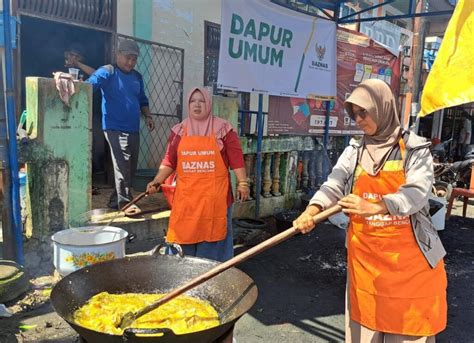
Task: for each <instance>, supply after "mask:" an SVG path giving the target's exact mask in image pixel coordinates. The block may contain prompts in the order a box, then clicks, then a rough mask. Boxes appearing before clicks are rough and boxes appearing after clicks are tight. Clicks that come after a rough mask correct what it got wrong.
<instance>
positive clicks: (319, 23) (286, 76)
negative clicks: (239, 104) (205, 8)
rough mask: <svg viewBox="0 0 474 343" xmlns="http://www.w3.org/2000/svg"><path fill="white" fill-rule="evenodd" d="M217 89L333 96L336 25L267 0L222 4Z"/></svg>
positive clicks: (304, 96) (229, 0)
mask: <svg viewBox="0 0 474 343" xmlns="http://www.w3.org/2000/svg"><path fill="white" fill-rule="evenodd" d="M217 87H218V88H224V89H230V90H234V91H241V92H258V93H263V94H269V95H279V96H288V97H303V98H316V97H322V98H334V97H335V96H336V24H335V23H334V22H332V21H328V20H324V19H320V18H316V17H313V16H309V15H305V14H302V13H298V12H296V11H291V10H288V9H286V8H284V7H282V6H279V5H276V4H273V3H271V2H270V1H268V0H239V1H235V0H223V1H222V17H221V40H220V50H219V73H218V80H217Z"/></svg>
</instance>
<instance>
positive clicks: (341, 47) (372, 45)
mask: <svg viewBox="0 0 474 343" xmlns="http://www.w3.org/2000/svg"><path fill="white" fill-rule="evenodd" d="M369 78H378V79H381V80H384V81H385V82H387V83H388V84H389V85H390V86H391V88H392V90H394V93H396V94H395V96H396V97H397V96H398V89H399V80H400V65H399V60H398V58H397V57H396V56H394V55H393V54H392V53H391V52H390V51H388V50H387V49H385V48H384V47H382V46H380V45H379V44H377V43H376V42H374V41H373V40H372V39H370V38H369V37H367V36H365V35H363V34H361V33H359V32H355V31H348V30H344V29H338V31H337V98H336V100H335V101H334V100H331V101H330V117H329V134H331V135H333V136H337V135H355V134H361V133H362V131H360V130H359V129H358V127H357V126H356V124H355V122H354V121H352V120H351V119H350V117H349V116H348V115H347V113H346V111H345V110H344V106H343V103H344V100H345V99H346V98H347V97H348V96H349V95H350V94H351V92H352V90H353V89H354V88H355V87H356V86H357V85H358V84H359V83H360V82H361V81H363V80H366V79H369ZM325 117H326V102H324V101H320V100H314V99H304V98H297V97H291V98H286V97H278V96H270V98H269V108H268V133H270V134H298V135H321V134H323V133H324V126H325Z"/></svg>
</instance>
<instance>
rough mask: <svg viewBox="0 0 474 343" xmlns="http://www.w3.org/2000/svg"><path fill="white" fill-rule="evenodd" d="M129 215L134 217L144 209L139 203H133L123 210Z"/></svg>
mask: <svg viewBox="0 0 474 343" xmlns="http://www.w3.org/2000/svg"><path fill="white" fill-rule="evenodd" d="M123 212H124V213H125V215H126V216H127V217H134V216H137V215H139V214H141V213H142V210H141V209H140V207H138V206H137V205H132V206H130V207H129V208H127V209H126V210H125V211H123Z"/></svg>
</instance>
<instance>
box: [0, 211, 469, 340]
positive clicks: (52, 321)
mask: <svg viewBox="0 0 474 343" xmlns="http://www.w3.org/2000/svg"><path fill="white" fill-rule="evenodd" d="M473 208H474V206H473V204H471V205H470V206H469V210H470V214H469V216H470V218H468V219H463V218H461V217H459V216H452V217H451V219H450V220H449V221H448V222H447V225H446V230H444V231H442V232H441V238H442V240H443V243H444V244H445V247H446V250H447V251H448V255H447V257H446V260H445V261H446V269H447V272H448V282H449V284H448V304H449V310H448V311H449V312H448V327H447V329H446V330H445V331H444V332H442V333H441V334H439V335H438V337H437V342H453V343H457V342H473V341H474V325H472V323H474V311H473V308H474V298H473V296H472V295H473V294H474V282H473V280H474V249H473V248H472V247H474V216H473V215H472V214H473V213H472V212H473V211H472V210H473ZM458 212H459V208H456V212H455V213H458ZM267 230H268V232H267V233H263V234H261V235H256V234H255V233H254V232H253V233H252V232H248V231H247V232H244V233H242V232H241V233H240V235H241V236H240V239H241V240H240V241H241V243H243V244H239V246H238V247H237V253H238V252H240V251H242V250H243V249H246V248H247V247H248V245H251V244H255V243H257V242H258V241H259V240H261V239H262V238H264V237H268V236H269V235H271V234H274V233H275V229H274V225H270V228H269V229H267ZM344 234H345V233H344V231H343V230H340V229H338V228H336V227H334V226H333V225H331V224H328V223H325V224H321V225H320V226H319V227H318V229H317V230H315V231H313V232H312V233H310V234H309V235H306V236H301V235H300V236H296V237H293V238H292V239H290V240H289V241H287V242H284V243H282V244H280V245H279V246H276V247H273V248H271V249H270V250H268V251H266V252H264V253H262V254H261V255H258V256H256V257H254V258H252V259H250V260H248V261H247V262H245V263H243V264H241V265H240V266H239V268H240V269H241V270H243V271H245V272H246V273H247V274H248V275H250V276H251V277H252V278H253V279H254V280H255V282H256V284H257V286H258V288H259V296H258V300H257V302H256V304H255V306H254V307H253V308H252V309H251V310H250V311H249V312H248V314H246V315H245V316H243V317H242V318H241V319H240V320H239V321H238V323H237V326H236V329H235V337H236V339H237V342H245V343H247V342H248V343H252V342H301V343H306V342H341V341H343V340H344V287H345V270H346V264H345V249H344ZM242 235H244V236H245V235H250V236H251V239H245V237H243V236H242ZM149 245H150V242H147V246H144V245H142V243H141V242H135V243H133V244H131V245H130V249H131V250H130V251H129V252H135V251H140V250H146V249H148V248H149ZM50 281H51V280H50V279H47V278H46V279H38V280H35V283H36V285H35V287H34V288H35V289H34V291H32V292H30V293H28V295H26V296H25V297H24V298H23V299H20V301H17V302H15V303H10V304H7V305H10V310H12V311H13V312H15V315H14V316H13V317H11V318H8V319H6V318H2V319H0V342H1V343H3V342H58V343H59V342H76V341H77V335H76V334H75V333H74V331H73V330H72V329H70V328H69V326H68V325H67V324H66V323H65V322H64V321H63V320H62V319H61V318H59V317H58V316H57V315H56V314H55V313H54V311H53V310H52V308H51V305H50V303H49V301H48V295H49V290H50V287H51V285H50V284H49V282H50Z"/></svg>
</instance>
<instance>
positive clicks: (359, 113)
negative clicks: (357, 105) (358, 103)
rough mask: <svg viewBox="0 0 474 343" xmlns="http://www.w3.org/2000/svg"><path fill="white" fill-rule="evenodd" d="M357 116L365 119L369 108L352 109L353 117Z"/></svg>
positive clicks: (353, 118)
mask: <svg viewBox="0 0 474 343" xmlns="http://www.w3.org/2000/svg"><path fill="white" fill-rule="evenodd" d="M356 117H360V119H365V117H367V110H366V109H364V108H363V109H361V110H359V111H352V115H351V119H352V120H355V119H356Z"/></svg>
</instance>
